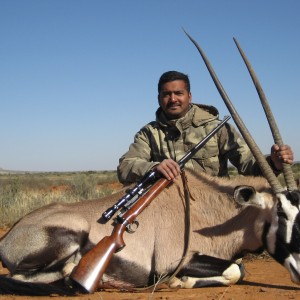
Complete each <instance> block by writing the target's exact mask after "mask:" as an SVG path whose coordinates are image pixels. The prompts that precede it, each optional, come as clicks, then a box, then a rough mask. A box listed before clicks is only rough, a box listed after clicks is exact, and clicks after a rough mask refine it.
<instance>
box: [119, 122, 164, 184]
mask: <svg viewBox="0 0 300 300" xmlns="http://www.w3.org/2000/svg"><path fill="white" fill-rule="evenodd" d="M158 164H159V162H153V161H151V147H150V141H149V138H148V136H147V128H146V127H144V128H142V129H141V130H140V131H139V132H138V133H137V134H136V135H135V137H134V142H133V143H132V144H131V145H130V146H129V150H128V151H127V152H126V153H125V154H124V155H122V157H121V158H120V159H119V165H118V167H117V174H118V179H119V181H120V182H121V183H123V184H129V183H133V182H137V181H139V180H140V179H141V178H142V177H143V176H144V175H145V173H147V172H148V171H149V170H151V169H152V168H153V167H154V166H156V165H158Z"/></svg>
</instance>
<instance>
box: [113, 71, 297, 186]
mask: <svg viewBox="0 0 300 300" xmlns="http://www.w3.org/2000/svg"><path fill="white" fill-rule="evenodd" d="M158 103H159V106H160V107H159V108H158V110H157V111H156V121H153V122H150V123H149V124H147V125H145V126H144V127H143V128H142V129H141V130H140V131H139V132H138V133H137V134H136V135H135V137H134V142H133V143H132V144H131V145H130V147H129V151H128V152H127V153H125V154H124V155H123V156H122V157H121V158H120V161H119V166H118V169H117V171H118V178H119V180H120V182H122V183H124V184H128V183H132V182H137V181H139V180H140V179H141V177H142V176H143V175H144V174H145V173H146V172H147V171H149V170H150V169H154V170H156V171H157V172H159V173H160V174H162V175H163V176H164V177H165V178H167V179H168V180H174V179H175V178H176V177H177V176H178V175H179V173H180V168H179V165H178V163H177V162H176V161H178V160H179V159H180V158H182V157H183V156H184V155H185V153H186V152H188V151H189V150H190V149H191V148H192V147H194V146H195V145H196V144H197V143H198V142H199V141H200V140H202V139H203V138H204V137H205V136H206V135H207V134H208V133H209V132H210V131H211V130H212V129H213V128H215V127H216V126H217V125H218V124H219V123H220V121H219V119H218V117H219V113H218V110H217V109H216V108H215V107H213V106H207V105H200V104H192V94H191V90H190V82H189V78H188V76H187V75H185V74H183V73H180V72H177V71H169V72H166V73H164V74H162V76H161V77H160V79H159V82H158ZM267 160H268V162H269V164H270V166H271V167H272V169H273V171H274V173H275V174H279V173H280V171H281V169H282V162H285V163H289V164H292V163H293V160H294V157H293V152H292V150H291V148H290V147H289V146H287V145H284V146H282V147H278V146H277V145H273V146H272V148H271V155H270V156H268V157H267ZM228 161H230V162H231V163H232V165H234V166H235V167H236V168H237V169H238V171H239V173H240V174H243V175H254V176H259V175H262V174H261V171H260V169H259V166H258V165H257V163H256V161H255V159H254V157H253V156H252V154H251V152H250V150H249V148H248V146H247V145H246V143H245V142H244V140H243V139H242V138H241V136H240V134H239V133H238V132H237V131H236V130H235V128H234V127H233V126H231V125H229V124H226V125H225V126H224V127H223V128H222V129H221V130H219V131H218V133H217V134H216V135H215V136H213V137H212V138H211V139H210V140H209V141H208V143H207V144H206V145H205V146H204V147H203V148H202V149H200V150H199V151H198V152H197V153H196V154H195V155H194V157H193V158H192V159H191V160H190V161H188V162H187V163H186V165H185V169H187V170H189V169H190V170H193V171H195V172H206V173H209V174H211V175H214V176H228Z"/></svg>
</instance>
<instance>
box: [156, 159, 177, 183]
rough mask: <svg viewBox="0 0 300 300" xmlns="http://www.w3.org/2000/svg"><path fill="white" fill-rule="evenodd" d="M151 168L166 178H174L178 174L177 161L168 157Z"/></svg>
mask: <svg viewBox="0 0 300 300" xmlns="http://www.w3.org/2000/svg"><path fill="white" fill-rule="evenodd" d="M153 170H154V171H156V172H158V173H160V174H162V175H163V176H164V177H165V178H166V179H168V180H174V179H175V178H176V177H177V176H178V175H179V174H180V167H179V165H178V163H177V162H176V161H174V160H173V159H170V158H169V159H165V160H163V161H162V162H161V163H160V164H159V165H157V166H156V167H154V168H153Z"/></svg>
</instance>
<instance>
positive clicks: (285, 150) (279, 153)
mask: <svg viewBox="0 0 300 300" xmlns="http://www.w3.org/2000/svg"><path fill="white" fill-rule="evenodd" d="M271 160H272V162H273V164H274V166H275V168H276V169H277V170H279V171H281V170H282V164H283V163H286V164H290V165H292V164H293V163H294V153H293V151H292V149H291V147H290V146H289V145H283V146H281V147H279V146H278V145H276V144H275V145H273V146H272V148H271Z"/></svg>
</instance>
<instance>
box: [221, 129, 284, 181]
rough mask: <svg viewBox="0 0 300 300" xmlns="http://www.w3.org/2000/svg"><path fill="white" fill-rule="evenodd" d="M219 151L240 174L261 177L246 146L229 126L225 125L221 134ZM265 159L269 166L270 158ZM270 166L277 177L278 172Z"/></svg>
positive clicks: (256, 164) (257, 166)
mask: <svg viewBox="0 0 300 300" xmlns="http://www.w3.org/2000/svg"><path fill="white" fill-rule="evenodd" d="M220 151H221V155H224V156H225V157H226V158H227V159H228V160H229V161H230V162H231V164H232V165H233V166H235V167H236V168H237V170H238V172H239V173H240V174H242V175H252V176H262V172H261V169H260V167H259V165H258V163H257V162H256V160H255V158H254V157H253V155H252V153H251V151H250V149H249V147H248V145H247V144H246V143H245V141H244V139H243V138H242V137H241V135H240V134H239V133H238V132H237V130H236V129H235V128H234V127H233V126H231V125H230V124H226V127H225V128H224V130H222V132H221V136H220ZM266 159H267V161H268V163H269V164H270V157H266ZM270 166H271V167H272V169H273V171H274V173H275V174H276V175H278V172H277V171H276V170H274V168H273V166H272V164H270Z"/></svg>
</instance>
